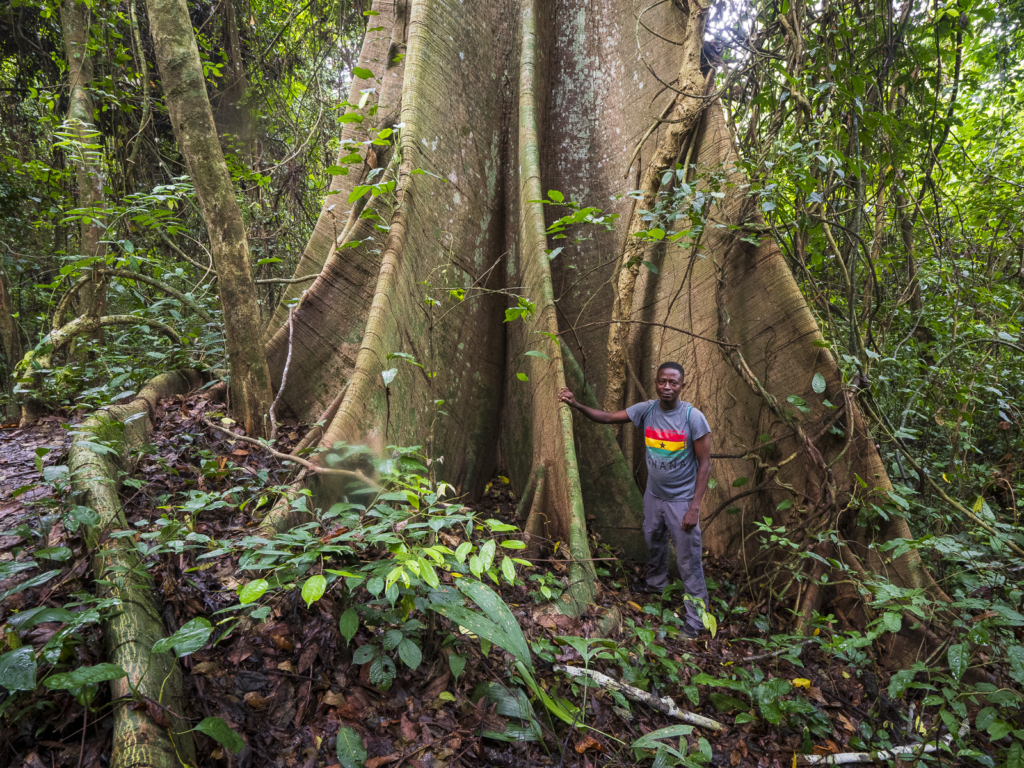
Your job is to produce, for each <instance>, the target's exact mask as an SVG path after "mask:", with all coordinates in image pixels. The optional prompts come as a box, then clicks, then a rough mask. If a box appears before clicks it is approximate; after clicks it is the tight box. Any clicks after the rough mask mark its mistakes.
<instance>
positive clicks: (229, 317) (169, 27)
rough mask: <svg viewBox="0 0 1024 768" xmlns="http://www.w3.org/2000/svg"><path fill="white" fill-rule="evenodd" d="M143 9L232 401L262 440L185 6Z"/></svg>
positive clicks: (241, 233)
mask: <svg viewBox="0 0 1024 768" xmlns="http://www.w3.org/2000/svg"><path fill="white" fill-rule="evenodd" d="M147 8H148V11H149V27H150V30H151V31H152V34H153V39H154V43H155V50H156V61H157V67H158V68H159V70H160V77H161V79H162V81H163V82H162V85H163V90H164V94H165V98H166V103H167V111H168V113H169V114H170V117H171V124H172V125H173V126H174V134H175V136H176V137H177V139H178V143H179V145H180V146H181V151H182V154H183V155H184V156H185V162H186V164H187V165H188V170H189V175H190V176H191V177H192V182H193V183H194V184H195V187H196V194H197V195H198V197H199V206H200V209H201V210H202V213H203V219H204V220H205V222H206V229H207V232H208V233H209V236H210V252H211V254H212V255H213V262H214V266H215V268H216V270H217V283H218V287H219V290H220V299H221V303H222V305H223V307H224V330H225V335H226V337H227V347H228V359H229V361H230V366H231V397H232V401H231V402H232V405H233V407H234V408H235V409H236V410H237V413H238V416H239V420H240V421H241V422H242V424H243V425H244V426H245V430H246V432H248V433H249V434H250V435H256V436H265V435H266V434H267V430H268V423H267V412H268V410H269V408H270V403H271V399H272V397H271V388H270V374H269V372H268V370H267V358H266V354H265V352H264V349H263V344H262V337H261V333H260V328H261V325H260V310H259V305H258V303H257V301H256V285H255V282H254V281H253V275H252V266H251V264H250V260H249V243H248V240H247V239H246V236H245V225H244V223H243V222H242V212H241V210H240V209H239V207H238V200H237V199H236V198H235V190H234V188H233V186H232V184H231V175H230V174H229V173H228V167H227V163H225V162H224V152H223V151H222V150H221V146H220V142H219V140H218V138H217V127H216V125H215V123H214V121H213V111H212V110H211V108H210V100H209V97H208V96H207V93H206V80H205V78H204V76H203V65H202V61H200V59H199V49H198V47H197V46H196V38H195V33H194V31H193V29H192V22H191V20H190V19H189V15H188V8H187V6H186V5H185V2H184V0H149V2H148V3H147Z"/></svg>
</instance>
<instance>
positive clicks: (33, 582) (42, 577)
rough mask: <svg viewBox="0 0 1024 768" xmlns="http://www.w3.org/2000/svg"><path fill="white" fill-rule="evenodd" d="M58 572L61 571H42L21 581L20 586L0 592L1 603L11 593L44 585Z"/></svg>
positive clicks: (14, 593)
mask: <svg viewBox="0 0 1024 768" xmlns="http://www.w3.org/2000/svg"><path fill="white" fill-rule="evenodd" d="M58 573H60V571H59V570H58V571H47V572H46V573H41V574H39V575H38V576H33V577H32V578H31V579H25V581H23V582H21V584H19V585H18V586H16V587H11V588H10V589H8V590H7V591H6V592H4V593H2V594H0V603H2V602H3V601H4V600H6V599H7V598H8V597H10V596H11V595H16V594H18V593H19V592H24V591H25V590H26V589H31V588H32V587H39V586H42V585H43V584H45V583H46V582H48V581H49V580H50V579H52V578H53V577H54V576H56V575H57V574H58Z"/></svg>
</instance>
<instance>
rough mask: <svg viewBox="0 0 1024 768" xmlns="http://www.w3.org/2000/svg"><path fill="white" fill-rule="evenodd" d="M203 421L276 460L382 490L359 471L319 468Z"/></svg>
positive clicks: (204, 421) (311, 463)
mask: <svg viewBox="0 0 1024 768" xmlns="http://www.w3.org/2000/svg"><path fill="white" fill-rule="evenodd" d="M202 420H203V423H204V424H206V426H208V427H212V428H213V429H216V430H217V431H218V432H223V433H224V434H225V435H228V436H229V437H231V438H232V439H233V440H241V441H242V442H243V443H249V444H250V445H255V446H257V447H259V448H262V449H263V450H264V451H266V452H267V453H269V454H270V455H271V456H273V457H274V458H275V459H280V460H281V461H290V462H293V463H295V464H298V465H299V466H300V467H305V468H306V469H308V470H309V471H310V472H314V473H316V474H318V475H333V476H334V477H344V478H346V479H348V480H357V481H359V482H361V483H365V484H366V485H367V486H369V487H370V488H374V489H378V490H379V489H380V486H379V485H377V483H375V482H373V480H371V479H370V478H368V477H367V476H366V475H364V474H363V473H362V472H359V471H358V470H349V469H331V468H329V467H320V466H317V465H316V464H314V463H313V462H311V461H306V460H305V459H301V458H299V457H298V456H292V455H291V454H288V453H281V452H280V451H275V450H274V449H273V448H271V447H270V446H269V445H267V444H265V443H262V442H260V441H259V440H256V439H255V438H252V437H246V436H245V435H239V434H236V433H234V432H232V431H231V430H230V429H226V428H225V427H219V426H217V425H216V424H214V423H213V422H212V421H210V420H209V419H208V418H206V417H205V416H203V417H202Z"/></svg>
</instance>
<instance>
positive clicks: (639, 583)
mask: <svg viewBox="0 0 1024 768" xmlns="http://www.w3.org/2000/svg"><path fill="white" fill-rule="evenodd" d="M629 591H630V592H635V593H637V594H641V595H653V594H661V590H660V589H654V588H653V587H652V586H651V585H650V584H648V583H647V579H633V583H632V584H631V585H630V587H629Z"/></svg>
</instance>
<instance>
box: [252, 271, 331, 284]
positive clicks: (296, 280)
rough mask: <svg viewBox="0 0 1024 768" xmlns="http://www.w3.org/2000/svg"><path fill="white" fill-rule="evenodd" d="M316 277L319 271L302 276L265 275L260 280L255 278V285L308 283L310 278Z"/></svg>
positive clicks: (318, 275)
mask: <svg viewBox="0 0 1024 768" xmlns="http://www.w3.org/2000/svg"><path fill="white" fill-rule="evenodd" d="M318 277H320V273H319V272H317V273H316V274H315V275H305V276H304V277H267V278H264V279H262V280H257V281H256V285H269V284H270V283H286V284H287V283H308V282H309V281H310V280H316V279H317V278H318Z"/></svg>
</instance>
